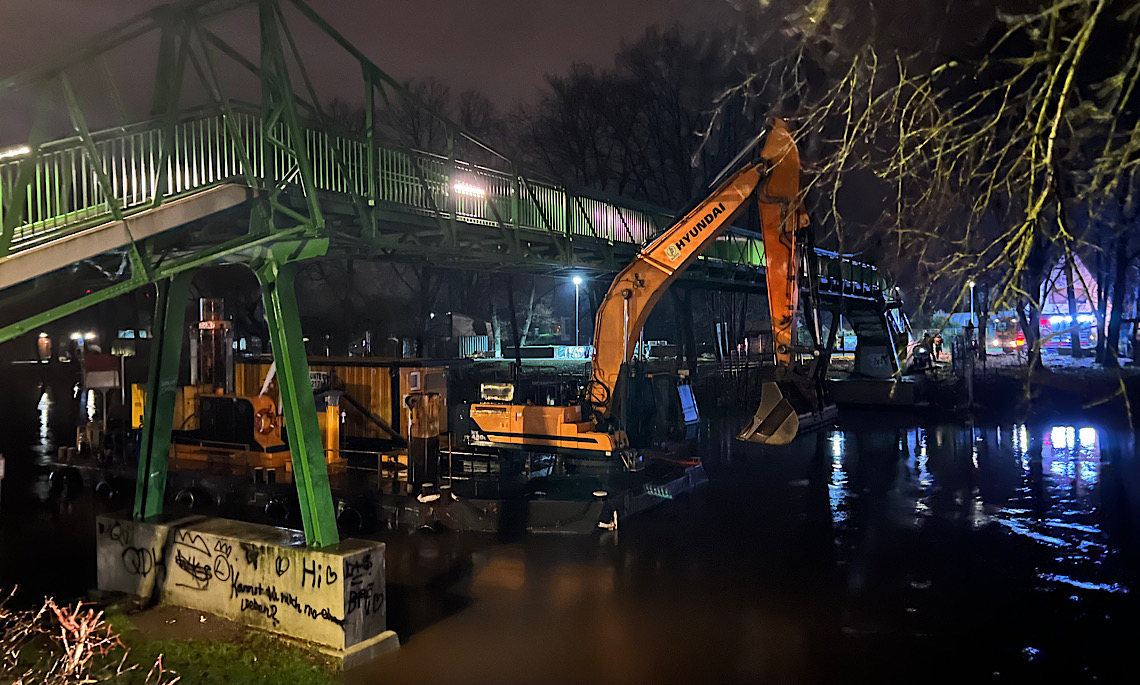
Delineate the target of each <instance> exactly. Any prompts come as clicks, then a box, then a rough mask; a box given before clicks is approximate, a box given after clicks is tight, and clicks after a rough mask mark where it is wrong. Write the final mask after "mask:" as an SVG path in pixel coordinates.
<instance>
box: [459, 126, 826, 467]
mask: <svg viewBox="0 0 1140 685" xmlns="http://www.w3.org/2000/svg"><path fill="white" fill-rule="evenodd" d="M753 200H755V201H756V202H757V203H758V205H759V209H760V218H761V222H762V224H763V227H762V234H763V239H764V255H765V266H766V277H767V285H768V304H769V306H770V308H771V313H772V333H773V338H774V342H775V347H776V360H777V364H778V370H780V371H781V373H782V376H786V375H787V371H788V369H789V367H790V366H791V364H792V358H793V350H794V345H793V342H794V340H793V335H794V332H795V326H796V318H797V314H798V308H799V283H798V274H797V268H796V264H797V259H796V239H795V236H796V231H797V229H799V228H801V227H803V226H806V225H807V218H806V214H805V213H804V212H803V209H802V203H801V199H800V160H799V153H798V152H797V151H796V146H795V143H794V142H793V140H792V136H791V133H790V132H789V131H788V127H787V126H786V125H785V124H784V122H783V121H780V120H779V119H774V120H773V121H772V123H771V128H770V130H769V131H768V134H767V136H766V138H765V141H764V147H763V149H762V151H761V153H760V160H759V161H757V162H752V163H749V164H747V165H745V166H744V167H743V168H741V169H740V170H739V171H737V172H736V173H734V174H733V175H732V176H730V177H729V178H728V179H727V180H726V181H724V182H723V183H722V184H720V185H719V186H718V187H717V188H716V190H714V191H713V192H712V193H711V194H710V195H709V196H708V198H706V199H705V200H704V201H702V202H701V203H700V204H699V205H698V206H697V207H696V208H695V209H693V210H692V211H691V212H689V213H688V214H686V215H685V216H684V218H682V219H681V220H680V221H678V222H677V223H676V224H674V225H673V226H672V227H670V228H669V229H668V230H666V231H665V232H664V233H662V234H661V235H660V236H659V237H658V238H656V239H655V240H653V241H652V242H650V243H649V244H648V245H646V246H645V247H644V248H643V249H642V250H641V251H640V252H639V253H638V254H637V257H636V258H635V259H634V260H633V262H632V263H630V265H629V266H627V267H626V268H625V269H623V270H622V271H621V273H620V274H618V276H617V278H616V279H614V282H613V284H612V285H611V286H610V289H609V291H608V292H607V293H606V296H605V298H604V299H603V300H602V302H601V304H600V306H599V308H598V314H597V319H596V322H595V326H594V350H595V352H594V358H593V359H592V360H591V364H592V377H591V381H590V384H589V388H588V390H587V398H588V399H589V404H590V405H591V406H592V408H593V410H594V412H593V415H592V416H591V415H588V414H586V413H584V412H583V407H582V406H580V405H573V406H569V407H553V406H535V405H531V404H526V405H518V404H499V403H490V402H488V403H479V404H473V405H472V406H471V414H470V416H471V419H472V421H473V422H474V423H475V425H476V430H475V431H473V432H472V434H471V438H470V444H472V445H475V446H480V447H484V446H485V447H494V448H499V449H511V450H533V449H539V450H548V449H553V450H559V451H564V452H572V453H600V454H603V455H606V456H610V455H614V454H621V455H622V457H623V459H625V458H627V457H629V456H630V454H631V451H630V450H629V449H628V448H629V447H630V445H629V436H628V434H627V431H626V427H625V426H623V425H621V424H622V422H621V421H620V420H617V421H615V420H614V419H615V416H614V414H618V415H620V414H621V412H620V411H615V405H616V404H617V403H618V401H619V398H618V397H617V396H618V395H619V392H618V386H619V381H620V379H621V378H622V367H623V365H625V364H626V363H627V362H629V360H630V357H631V356H632V354H633V350H634V347H635V345H636V344H637V341H638V339H639V338H640V337H641V331H642V329H643V328H644V327H645V322H646V320H647V319H648V318H649V314H650V312H651V311H652V310H653V307H654V305H656V304H657V301H658V300H660V299H661V296H662V295H664V294H665V291H666V290H667V289H668V287H669V284H671V283H672V282H673V281H674V280H676V278H677V276H678V275H680V274H681V273H682V272H683V271H684V270H685V269H686V268H688V267H689V266H690V265H691V264H692V263H693V262H694V261H696V259H697V257H698V256H700V254H701V253H702V252H703V251H704V250H705V248H707V247H708V246H709V245H711V244H712V243H713V242H714V241H715V240H716V239H717V237H718V236H720V235H721V234H723V233H724V231H725V230H726V229H727V228H728V227H729V226H731V225H732V221H733V219H734V218H735V217H736V216H737V215H738V214H739V213H740V212H741V211H743V210H744V209H745V208H746V207H747V206H748V203H749V202H751V201H753ZM782 376H781V377H782ZM798 427H799V424H798V415H797V414H796V412H795V411H794V410H793V409H792V408H791V404H790V403H789V402H788V400H787V399H786V398H785V396H784V394H783V392H782V391H781V390H780V388H779V386H778V384H777V383H767V384H765V386H764V388H763V391H762V398H761V409H760V410H759V411H758V412H757V415H756V418H755V419H754V420H753V423H752V425H751V426H750V427H749V429H747V430H746V431H745V433H742V434H741V435H740V436H739V437H740V438H741V439H747V440H756V441H759V442H766V443H785V442H789V441H790V440H791V439H792V438H793V437H795V434H796V432H797V431H798ZM629 463H630V462H627V466H628V465H629Z"/></svg>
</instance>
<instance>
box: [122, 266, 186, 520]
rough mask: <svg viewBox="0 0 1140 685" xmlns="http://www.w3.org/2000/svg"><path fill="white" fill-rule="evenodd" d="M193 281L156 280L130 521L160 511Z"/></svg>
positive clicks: (181, 278)
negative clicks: (189, 296) (136, 477)
mask: <svg viewBox="0 0 1140 685" xmlns="http://www.w3.org/2000/svg"><path fill="white" fill-rule="evenodd" d="M193 280H194V272H193V271H184V272H182V273H180V274H177V275H175V276H172V277H170V278H169V279H166V280H162V281H159V282H158V298H157V301H156V302H155V306H154V329H153V333H152V335H153V338H152V340H151V351H150V370H149V371H148V375H147V383H146V403H145V404H144V406H143V425H142V439H141V442H140V443H139V475H138V479H137V480H136V481H135V508H134V516H135V518H136V519H147V518H150V517H152V516H158V515H159V514H161V513H162V502H163V498H164V497H165V494H166V467H167V463H168V462H169V460H170V431H171V430H172V429H173V428H174V402H175V401H176V399H177V396H178V368H179V366H180V365H181V362H182V339H183V338H184V337H185V336H186V331H185V327H186V298H187V296H188V295H189V293H190V283H191V281H193Z"/></svg>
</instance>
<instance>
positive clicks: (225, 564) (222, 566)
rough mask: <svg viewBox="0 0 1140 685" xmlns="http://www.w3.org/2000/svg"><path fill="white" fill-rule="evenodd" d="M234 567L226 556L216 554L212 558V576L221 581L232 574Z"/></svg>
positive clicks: (227, 578)
mask: <svg viewBox="0 0 1140 685" xmlns="http://www.w3.org/2000/svg"><path fill="white" fill-rule="evenodd" d="M233 572H234V567H233V565H232V564H230V560H229V559H227V558H226V557H223V556H221V555H218V556H217V557H216V558H215V559H214V577H215V578H217V579H218V580H221V581H227V580H229V579H230V576H231V575H233Z"/></svg>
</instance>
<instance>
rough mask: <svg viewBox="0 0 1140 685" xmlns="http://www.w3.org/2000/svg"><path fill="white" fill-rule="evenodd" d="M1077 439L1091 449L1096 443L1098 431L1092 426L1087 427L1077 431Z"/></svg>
mask: <svg viewBox="0 0 1140 685" xmlns="http://www.w3.org/2000/svg"><path fill="white" fill-rule="evenodd" d="M1077 437H1078V438H1079V439H1080V441H1081V444H1082V445H1085V446H1089V447H1091V446H1092V445H1093V443H1095V442H1096V429H1095V428H1093V427H1092V426H1085V427H1084V428H1082V429H1080V430H1079V431H1077Z"/></svg>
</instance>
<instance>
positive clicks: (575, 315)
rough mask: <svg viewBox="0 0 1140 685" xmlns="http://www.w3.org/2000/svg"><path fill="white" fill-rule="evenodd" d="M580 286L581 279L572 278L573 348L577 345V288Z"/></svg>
mask: <svg viewBox="0 0 1140 685" xmlns="http://www.w3.org/2000/svg"><path fill="white" fill-rule="evenodd" d="M580 285H582V277H581V276H575V277H574V346H575V347H577V346H578V345H579V342H578V287H579V286H580Z"/></svg>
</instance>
